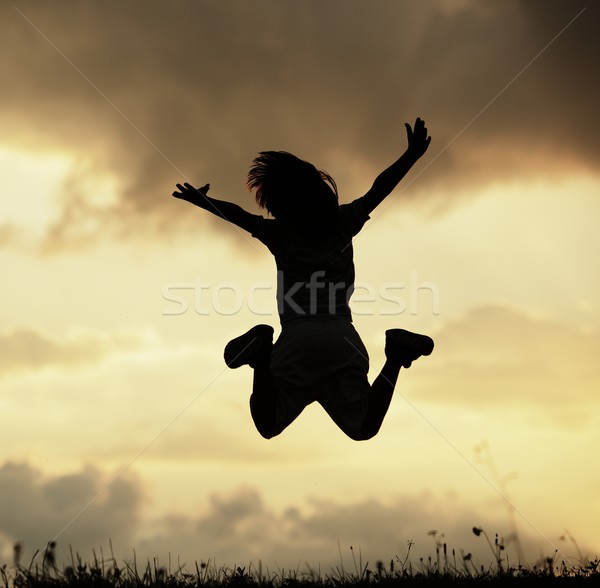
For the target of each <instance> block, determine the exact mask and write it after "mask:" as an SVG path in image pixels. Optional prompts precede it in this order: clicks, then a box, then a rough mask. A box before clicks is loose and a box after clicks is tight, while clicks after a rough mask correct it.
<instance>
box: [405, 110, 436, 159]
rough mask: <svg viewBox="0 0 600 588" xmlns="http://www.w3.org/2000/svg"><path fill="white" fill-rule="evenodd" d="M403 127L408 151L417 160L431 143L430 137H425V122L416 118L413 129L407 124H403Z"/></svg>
mask: <svg viewBox="0 0 600 588" xmlns="http://www.w3.org/2000/svg"><path fill="white" fill-rule="evenodd" d="M404 126H405V127H406V136H407V138H408V151H409V152H410V153H412V154H413V155H414V156H415V157H416V158H417V159H418V158H419V157H421V156H422V155H423V154H424V153H425V151H427V148H428V147H429V143H431V137H428V136H427V127H426V126H425V121H424V120H422V119H420V118H417V120H416V121H415V128H414V129H412V128H411V126H410V125H409V124H408V123H404Z"/></svg>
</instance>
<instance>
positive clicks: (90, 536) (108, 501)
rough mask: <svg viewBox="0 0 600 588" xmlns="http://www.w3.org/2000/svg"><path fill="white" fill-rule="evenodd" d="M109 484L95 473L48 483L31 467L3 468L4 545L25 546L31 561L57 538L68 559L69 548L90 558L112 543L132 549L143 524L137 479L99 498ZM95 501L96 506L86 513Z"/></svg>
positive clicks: (0, 524)
mask: <svg viewBox="0 0 600 588" xmlns="http://www.w3.org/2000/svg"><path fill="white" fill-rule="evenodd" d="M108 481H109V480H106V479H105V478H104V476H103V475H102V474H101V473H100V472H99V471H97V470H95V469H94V468H91V467H87V468H84V469H82V470H81V471H80V472H75V473H72V474H65V475H59V476H56V477H47V476H44V475H43V473H42V472H41V471H39V470H38V469H36V468H34V467H32V466H30V465H28V464H27V463H13V462H7V463H5V464H3V465H2V466H1V467H0V536H1V537H2V542H1V543H0V544H2V543H4V545H3V547H6V542H13V543H14V542H16V541H22V542H23V543H24V545H25V547H26V549H27V554H28V557H29V556H30V555H33V553H34V552H35V550H36V549H42V550H43V549H44V548H45V546H46V545H47V543H48V541H50V540H52V539H54V538H55V537H57V536H58V543H59V550H60V551H59V553H61V554H62V556H63V557H64V558H65V559H68V546H69V545H71V546H73V550H74V551H76V550H80V552H81V553H82V555H85V556H87V553H89V550H90V549H92V548H98V546H100V545H107V543H108V540H109V539H112V540H113V542H114V543H115V545H122V546H123V547H124V548H129V547H130V546H131V544H132V541H133V532H134V529H135V528H136V526H137V524H138V522H139V511H140V505H141V499H142V494H141V489H140V486H139V483H138V482H137V481H136V480H135V479H133V478H132V477H131V476H124V477H120V478H118V479H117V480H116V481H115V482H114V483H113V484H112V485H110V486H108V487H107V488H106V490H105V492H103V493H102V494H101V495H100V496H98V495H99V494H100V492H101V491H102V489H103V488H105V487H106V483H107V482H108ZM96 497H97V500H96V501H95V502H94V504H93V505H92V506H91V507H90V508H88V509H86V510H85V511H84V512H81V511H82V509H83V508H84V507H85V506H86V504H88V503H89V502H90V501H92V500H93V499H94V498H96ZM80 513H81V514H80ZM71 523H72V524H71ZM63 531H64V532H63ZM9 544H10V543H9ZM21 563H23V564H25V563H26V562H25V561H23V562H21ZM27 563H28V562H27Z"/></svg>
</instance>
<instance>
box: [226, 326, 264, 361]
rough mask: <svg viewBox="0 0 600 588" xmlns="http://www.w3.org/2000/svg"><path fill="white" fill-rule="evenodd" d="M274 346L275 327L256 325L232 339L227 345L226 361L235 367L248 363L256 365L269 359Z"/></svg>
mask: <svg viewBox="0 0 600 588" xmlns="http://www.w3.org/2000/svg"><path fill="white" fill-rule="evenodd" d="M272 347H273V327H271V326H269V325H256V326H255V327H252V328H251V329H250V330H249V331H248V332H247V333H244V334H243V335H240V336H239V337H236V338H235V339H232V340H231V341H229V343H227V345H226V346H225V353H224V356H225V363H226V364H227V366H228V367H230V368H232V369H235V368H239V367H241V366H243V365H246V364H248V365H249V366H250V367H255V366H256V364H258V363H260V362H261V360H264V359H267V358H268V357H269V353H270V351H271V349H272Z"/></svg>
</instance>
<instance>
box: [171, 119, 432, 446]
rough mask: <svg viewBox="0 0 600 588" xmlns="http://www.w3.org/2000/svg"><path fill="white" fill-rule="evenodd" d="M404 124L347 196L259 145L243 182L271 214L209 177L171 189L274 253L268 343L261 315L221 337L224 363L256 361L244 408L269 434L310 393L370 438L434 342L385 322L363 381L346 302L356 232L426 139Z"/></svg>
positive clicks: (357, 435)
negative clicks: (377, 358)
mask: <svg viewBox="0 0 600 588" xmlns="http://www.w3.org/2000/svg"><path fill="white" fill-rule="evenodd" d="M405 126H406V132H407V137H408V148H407V149H406V151H405V153H404V154H403V155H402V156H401V157H400V158H399V159H398V160H397V161H396V162H395V163H393V164H392V165H391V166H390V167H389V168H387V169H386V170H385V171H383V172H382V173H381V174H380V175H379V176H378V177H377V178H376V179H375V181H374V183H373V185H372V187H371V189H370V190H369V191H368V192H367V193H366V194H365V195H364V196H362V197H360V198H357V199H356V200H354V201H353V202H352V203H350V204H342V205H340V204H339V203H338V193H337V186H336V184H335V182H334V180H333V178H332V177H331V176H330V175H329V174H327V173H326V172H324V171H322V170H318V169H317V168H316V167H315V166H314V165H312V164H310V163H308V162H306V161H303V160H301V159H298V158H297V157H296V156H294V155H292V154H290V153H287V152H284V151H263V152H261V153H260V154H259V156H258V157H257V158H256V159H255V160H254V162H253V165H252V166H251V168H250V172H249V174H248V182H247V185H248V188H249V189H250V190H256V200H257V202H258V204H259V205H260V206H261V208H264V209H266V210H267V212H269V213H270V214H271V215H272V217H273V218H264V217H262V216H260V215H255V214H251V213H249V212H247V211H245V210H244V209H243V208H241V207H240V206H238V205H237V204H233V203H231V202H226V201H222V200H217V199H215V198H211V197H209V196H207V192H208V189H209V187H210V185H209V184H206V185H205V186H203V187H202V188H199V189H196V188H194V187H193V186H192V185H190V184H188V183H184V184H183V185H181V184H177V188H178V191H176V192H173V196H175V197H176V198H180V199H183V200H186V201H188V202H191V203H192V204H195V205H196V206H199V207H200V208H203V209H204V210H207V211H209V212H212V213H213V214H215V215H217V216H219V217H221V218H223V219H225V220H227V221H229V222H231V223H233V224H235V225H237V226H238V227H241V228H242V229H244V230H245V231H248V232H249V233H250V234H251V235H252V236H253V237H255V238H256V239H259V240H260V241H262V242H263V243H264V244H265V245H266V246H267V247H268V248H269V250H270V251H271V253H272V254H273V255H274V256H275V261H276V264H277V302H278V312H279V316H280V321H281V329H282V331H281V334H280V336H279V338H278V339H277V341H276V342H275V344H274V345H273V328H272V327H270V326H269V325H257V326H255V327H253V328H252V329H250V330H249V331H248V332H247V333H245V334H243V335H241V336H240V337H237V338H236V339H233V340H232V341H230V342H229V343H228V344H227V346H226V347H225V362H226V364H227V365H228V366H229V367H230V368H238V367H240V366H242V365H249V366H250V367H252V368H254V383H253V390H252V395H251V397H250V411H251V414H252V418H253V420H254V423H255V425H256V428H257V429H258V431H259V433H260V434H261V435H262V436H263V437H265V438H266V439H270V438H272V437H274V436H276V435H278V434H279V433H281V432H282V431H283V430H284V429H285V428H286V427H287V426H288V425H289V424H290V423H291V422H292V421H294V419H296V417H297V416H298V415H299V414H300V413H301V412H302V411H303V410H304V408H305V407H306V406H308V405H309V404H310V403H312V402H314V401H317V402H319V404H321V405H322V406H323V408H324V409H325V410H326V411H327V413H328V414H329V415H330V416H331V418H332V419H333V421H334V422H335V423H336V424H337V425H338V426H339V427H340V429H341V430H342V431H343V432H344V433H346V435H348V436H349V437H350V438H351V439H355V440H357V441H359V440H365V439H370V438H371V437H373V436H374V435H376V434H377V432H378V431H379V428H380V427H381V423H382V422H383V419H384V417H385V414H386V412H387V410H388V407H389V405H390V401H391V399H392V395H393V392H394V387H395V385H396V381H397V379H398V375H399V373H400V368H401V367H404V368H408V367H410V365H411V363H412V362H413V361H414V360H415V359H417V358H418V357H420V356H421V355H429V354H430V353H431V352H432V350H433V341H432V340H431V339H430V338H429V337H427V336H425V335H419V334H416V333H411V332H409V331H405V330H403V329H390V330H388V331H386V341H385V356H386V362H385V364H384V366H383V368H382V370H381V373H380V374H379V376H378V377H377V378H376V379H375V381H374V382H373V384H369V381H368V379H367V373H368V370H369V356H368V353H367V350H366V349H365V346H364V344H363V342H362V341H361V339H360V336H359V335H358V333H357V332H356V330H355V329H354V326H353V324H352V315H351V312H350V307H349V306H348V301H349V299H350V296H351V295H352V291H353V289H354V262H353V252H352V238H353V237H354V235H356V234H357V233H358V232H359V231H360V230H361V229H362V227H363V225H364V224H365V222H366V221H367V220H368V219H369V214H370V213H371V212H372V211H373V209H374V208H375V207H376V206H378V205H379V204H380V203H381V202H382V201H383V200H384V199H385V197H386V196H388V195H389V194H390V192H392V190H393V189H394V188H395V187H396V186H397V184H398V182H400V180H401V179H402V178H403V177H404V175H405V174H406V173H407V172H408V170H409V169H410V168H411V167H412V166H413V164H414V163H415V162H416V161H417V160H418V159H419V158H420V157H421V156H422V155H423V154H424V153H425V151H427V148H428V147H429V143H430V141H431V137H429V136H428V135H427V128H426V127H425V123H424V121H423V120H421V119H420V118H417V120H416V122H415V125H414V129H413V128H411V126H410V125H409V124H408V123H405Z"/></svg>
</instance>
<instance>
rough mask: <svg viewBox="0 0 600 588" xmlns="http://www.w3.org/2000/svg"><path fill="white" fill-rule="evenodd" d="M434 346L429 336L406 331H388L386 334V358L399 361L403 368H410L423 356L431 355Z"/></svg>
mask: <svg viewBox="0 0 600 588" xmlns="http://www.w3.org/2000/svg"><path fill="white" fill-rule="evenodd" d="M433 346H434V344H433V339H432V338H431V337H428V336H427V335H419V334H418V333H411V331H406V330H404V329H388V330H387V331H386V332H385V355H386V357H387V358H389V359H397V360H398V361H400V363H401V364H402V366H403V367H410V365H411V363H412V362H413V361H414V360H415V359H418V358H419V357H421V355H431V352H432V351H433Z"/></svg>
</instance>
